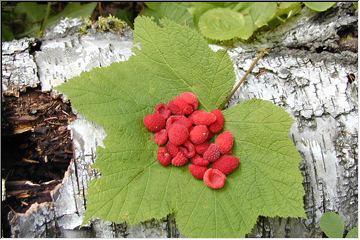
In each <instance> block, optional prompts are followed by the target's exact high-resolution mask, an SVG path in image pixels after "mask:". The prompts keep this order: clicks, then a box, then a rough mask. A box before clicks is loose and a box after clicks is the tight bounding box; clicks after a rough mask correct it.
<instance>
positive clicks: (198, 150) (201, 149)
mask: <svg viewBox="0 0 360 240" xmlns="http://www.w3.org/2000/svg"><path fill="white" fill-rule="evenodd" d="M209 146H210V143H209V142H204V143H202V144H199V145H195V151H196V153H197V154H201V155H203V154H204V152H205V151H206V150H207V149H208V148H209Z"/></svg>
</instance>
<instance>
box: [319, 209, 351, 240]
mask: <svg viewBox="0 0 360 240" xmlns="http://www.w3.org/2000/svg"><path fill="white" fill-rule="evenodd" d="M320 228H321V230H322V231H323V232H324V233H325V234H326V236H328V237H331V238H342V237H343V234H344V228H345V227H344V220H343V219H342V218H341V217H340V216H339V214H337V213H334V212H326V213H324V214H323V215H322V216H321V219H320Z"/></svg>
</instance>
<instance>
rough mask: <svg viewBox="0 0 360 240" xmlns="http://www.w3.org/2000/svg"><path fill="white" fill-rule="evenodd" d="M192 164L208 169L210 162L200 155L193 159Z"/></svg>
mask: <svg viewBox="0 0 360 240" xmlns="http://www.w3.org/2000/svg"><path fill="white" fill-rule="evenodd" d="M191 163H192V164H194V165H197V166H202V167H207V166H208V165H209V163H210V162H209V161H208V160H205V159H203V158H202V157H201V156H200V155H195V157H193V158H192V159H191Z"/></svg>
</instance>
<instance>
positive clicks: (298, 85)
mask: <svg viewBox="0 0 360 240" xmlns="http://www.w3.org/2000/svg"><path fill="white" fill-rule="evenodd" d="M356 14H357V13H355V10H354V9H353V7H352V4H351V3H337V6H336V7H334V8H332V9H331V10H329V11H327V12H325V13H320V14H317V13H314V12H311V11H309V10H308V9H306V8H304V9H303V10H302V13H301V14H300V15H299V16H297V17H294V18H292V19H291V20H290V21H289V22H287V23H285V24H283V25H282V26H280V27H278V28H276V29H275V30H273V31H270V32H266V33H263V34H262V35H261V37H259V38H258V39H257V41H256V42H255V43H252V44H250V45H249V44H239V45H238V46H237V47H235V48H232V49H229V50H228V53H229V55H230V57H231V59H232V60H233V63H234V68H235V72H236V75H237V81H238V80H239V79H240V78H241V76H242V75H243V74H244V73H245V71H246V69H248V68H249V65H250V63H251V61H252V59H253V58H254V57H255V54H256V53H257V52H258V51H259V49H261V48H264V47H265V48H268V51H269V55H267V56H266V57H264V58H263V59H262V60H261V61H260V62H259V64H258V65H257V66H256V68H255V69H254V70H253V71H252V73H251V75H250V76H249V77H248V80H247V82H246V83H245V84H244V85H243V86H242V87H241V88H240V89H239V90H238V91H237V92H236V94H235V96H234V97H233V98H232V99H231V101H230V102H229V105H230V106H231V105H234V104H236V103H238V102H242V101H244V100H247V99H251V98H261V99H265V100H270V101H272V102H273V103H274V104H276V105H278V106H281V107H283V108H284V109H285V110H286V111H287V112H288V113H289V114H290V115H291V116H293V118H294V120H295V123H294V124H293V126H292V128H291V131H290V133H289V136H290V137H291V138H292V139H293V142H294V144H295V145H296V147H297V149H298V150H299V152H300V154H301V156H302V158H303V160H302V163H301V166H300V170H301V171H302V174H303V177H304V183H303V185H304V188H305V192H306V195H305V197H304V203H305V210H306V213H307V219H294V218H265V217H259V219H258V223H257V225H255V226H254V228H253V230H252V232H251V233H250V234H248V236H249V237H322V232H321V230H320V229H319V219H320V217H321V216H322V214H323V213H324V212H325V211H336V212H339V214H340V215H341V216H342V217H343V218H344V219H345V223H346V229H350V228H352V227H354V226H356V225H357V220H358V219H357V216H358V208H357V205H358V198H357V194H358V184H357V183H358V172H357V171H358V170H357V169H358V158H357V156H358V146H357V142H358V135H357V133H358V105H357V102H358V93H357V84H358V80H357V79H358V69H357V61H358V59H357V57H358V56H357V16H356ZM80 25H81V21H80V20H78V19H64V20H62V21H61V22H60V23H59V24H57V25H56V26H55V27H53V28H52V29H50V30H49V31H48V32H47V33H46V34H45V36H44V38H43V39H42V40H41V42H36V41H35V40H34V39H31V38H25V39H21V40H17V41H12V42H5V43H3V44H2V50H3V51H2V59H3V60H2V64H3V65H2V71H3V75H2V84H3V93H4V94H10V95H17V94H18V93H19V91H22V90H24V89H25V88H26V87H30V86H32V87H33V86H38V85H40V86H41V89H42V90H43V91H51V89H52V88H53V87H54V86H57V85H59V84H61V83H62V82H64V81H66V80H67V79H69V78H71V77H73V76H76V75H79V74H80V73H81V72H82V71H89V70H90V69H92V68H94V67H101V66H106V65H109V64H111V63H112V62H117V61H125V60H127V59H128V58H129V57H130V56H131V54H132V53H131V47H132V33H131V31H130V30H126V31H125V32H124V33H123V34H121V35H118V34H113V33H101V32H90V33H88V34H86V35H79V33H78V32H79V31H78V30H79V26H80ZM29 46H30V47H29ZM212 47H213V48H214V49H217V48H219V46H212ZM354 77H355V80H353V79H354ZM53 94H54V93H53ZM75 111H76V109H75ZM70 129H71V132H72V138H73V143H74V149H75V156H74V160H73V161H72V162H71V164H70V166H69V169H68V171H67V172H66V174H65V176H64V179H63V181H62V183H61V184H60V185H58V186H57V187H56V188H55V189H54V190H53V191H52V198H53V201H52V202H43V203H40V204H33V205H32V206H31V207H30V209H29V210H28V211H27V212H26V213H23V214H19V213H13V212H10V213H9V215H8V217H7V218H8V220H9V223H10V227H11V237H109V238H110V237H182V235H181V233H179V232H178V230H177V229H176V219H174V217H172V216H168V217H167V218H165V219H162V220H149V221H147V222H144V223H142V224H139V225H136V226H129V225H127V224H126V223H122V224H114V223H111V222H107V221H102V220H96V221H93V222H92V223H91V224H90V225H88V226H82V227H80V225H81V223H82V218H83V216H84V212H85V209H86V198H85V196H86V191H87V184H88V182H89V180H91V179H93V178H95V177H97V176H98V173H96V172H94V171H93V170H92V169H91V164H92V163H93V162H94V161H95V160H96V147H97V146H101V145H102V140H103V139H104V137H105V136H106V133H105V132H104V130H103V129H102V128H101V127H100V126H97V125H96V124H94V123H92V122H89V121H88V120H86V119H84V118H83V117H81V116H80V115H78V119H77V120H75V121H74V122H73V123H72V124H71V125H70Z"/></svg>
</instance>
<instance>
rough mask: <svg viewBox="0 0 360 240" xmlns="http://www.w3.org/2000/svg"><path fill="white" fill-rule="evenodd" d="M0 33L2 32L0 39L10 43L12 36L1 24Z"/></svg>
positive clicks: (9, 30) (8, 29) (5, 26)
mask: <svg viewBox="0 0 360 240" xmlns="http://www.w3.org/2000/svg"><path fill="white" fill-rule="evenodd" d="M1 31H2V35H1V39H2V40H3V41H11V40H13V39H14V34H13V32H12V31H11V29H10V27H9V26H7V25H5V24H4V23H1Z"/></svg>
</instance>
